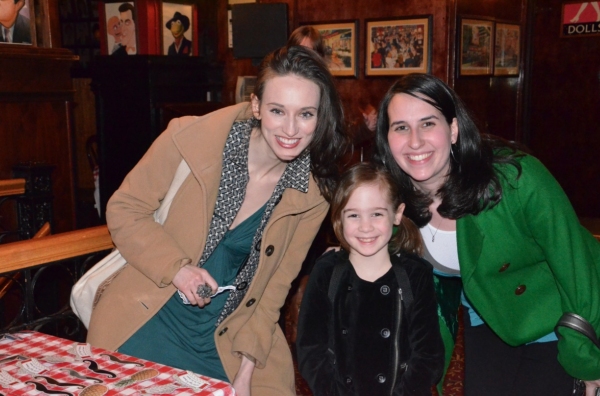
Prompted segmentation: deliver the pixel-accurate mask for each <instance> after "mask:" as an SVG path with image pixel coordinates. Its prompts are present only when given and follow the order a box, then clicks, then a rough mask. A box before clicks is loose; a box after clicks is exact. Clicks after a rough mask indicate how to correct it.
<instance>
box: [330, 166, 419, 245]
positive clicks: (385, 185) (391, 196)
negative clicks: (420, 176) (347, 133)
mask: <svg viewBox="0 0 600 396" xmlns="http://www.w3.org/2000/svg"><path fill="white" fill-rule="evenodd" d="M366 184H374V185H378V186H379V188H380V189H381V192H382V193H383V194H385V195H386V198H387V199H388V201H389V203H390V206H392V207H393V208H394V209H398V207H399V206H400V205H401V204H402V203H403V202H402V196H401V195H400V191H399V189H398V185H397V183H396V182H395V181H394V179H393V178H392V175H391V174H390V173H389V172H388V171H387V169H385V168H383V167H378V166H376V165H375V164H370V163H367V162H359V163H357V164H355V165H353V166H351V167H350V168H348V170H347V171H346V172H344V174H343V175H342V179H341V180H340V183H339V185H338V188H337V189H336V191H335V194H334V196H333V199H332V201H331V223H332V224H333V231H334V232H335V236H336V237H337V239H338V240H339V241H340V244H341V246H342V248H344V249H345V250H347V251H350V246H349V244H348V241H346V239H345V238H344V225H343V221H342V216H343V211H344V208H345V207H346V205H347V204H348V200H350V197H351V196H352V194H353V193H354V191H356V189H357V188H359V187H361V186H364V185H366ZM389 250H390V253H392V254H394V253H398V252H399V251H404V252H408V253H412V254H416V255H418V256H421V255H422V253H423V240H422V239H421V233H420V232H419V229H418V228H417V227H416V226H415V224H414V223H413V222H412V221H411V220H410V219H409V218H408V217H406V216H402V222H401V223H400V225H399V226H398V229H397V230H396V233H395V234H394V235H393V236H392V239H390V242H389Z"/></svg>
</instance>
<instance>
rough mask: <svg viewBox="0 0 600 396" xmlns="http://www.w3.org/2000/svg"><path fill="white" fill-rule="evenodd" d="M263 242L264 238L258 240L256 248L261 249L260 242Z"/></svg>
mask: <svg viewBox="0 0 600 396" xmlns="http://www.w3.org/2000/svg"><path fill="white" fill-rule="evenodd" d="M261 242H262V239H259V240H258V242H256V245H254V249H256V250H258V251H260V243H261Z"/></svg>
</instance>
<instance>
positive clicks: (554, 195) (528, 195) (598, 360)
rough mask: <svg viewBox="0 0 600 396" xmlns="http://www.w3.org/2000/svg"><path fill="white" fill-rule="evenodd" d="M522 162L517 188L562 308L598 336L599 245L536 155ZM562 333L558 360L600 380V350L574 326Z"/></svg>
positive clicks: (577, 372) (577, 374)
mask: <svg viewBox="0 0 600 396" xmlns="http://www.w3.org/2000/svg"><path fill="white" fill-rule="evenodd" d="M522 165H523V171H522V175H521V178H520V179H519V180H518V183H519V186H520V188H519V189H518V191H519V199H520V200H521V202H520V203H521V207H522V211H523V215H524V217H525V219H526V222H527V226H528V227H529V230H530V232H531V234H532V235H533V236H534V238H535V241H536V243H537V244H538V245H539V246H540V247H541V249H542V251H543V252H544V256H545V258H546V261H547V263H548V266H549V267H550V271H551V272H552V274H553V276H554V279H555V281H556V285H557V287H558V290H559V293H560V296H561V305H562V307H561V308H562V311H563V312H574V313H576V314H578V315H581V316H583V317H584V318H585V319H587V320H588V321H589V322H590V323H591V324H592V326H593V327H594V329H595V330H596V334H598V333H599V331H600V292H599V291H600V243H598V241H596V240H595V239H594V237H593V236H592V235H591V234H590V233H589V232H588V231H587V230H585V229H584V228H583V227H582V226H581V224H580V223H579V220H578V218H577V216H576V214H575V211H574V210H573V208H572V206H571V203H570V202H569V200H568V198H567V197H566V195H565V193H564V192H563V190H562V188H561V187H560V185H559V184H558V182H557V181H556V180H555V179H554V177H553V176H552V175H551V174H550V172H548V170H547V169H546V168H545V167H544V166H543V165H542V164H541V163H540V162H539V161H538V160H537V159H535V158H533V157H525V159H524V160H523V161H522ZM556 320H557V321H558V318H556ZM559 334H560V336H561V337H559V342H558V352H559V353H558V360H559V362H560V363H561V364H562V366H563V367H564V368H565V370H566V371H567V373H569V374H570V375H571V376H573V377H575V378H580V379H583V380H597V379H600V350H599V349H598V348H597V347H596V346H594V345H593V344H592V342H591V341H590V340H589V339H588V338H587V337H585V336H584V335H582V334H580V333H578V332H576V331H574V330H571V329H566V328H561V329H560V330H559Z"/></svg>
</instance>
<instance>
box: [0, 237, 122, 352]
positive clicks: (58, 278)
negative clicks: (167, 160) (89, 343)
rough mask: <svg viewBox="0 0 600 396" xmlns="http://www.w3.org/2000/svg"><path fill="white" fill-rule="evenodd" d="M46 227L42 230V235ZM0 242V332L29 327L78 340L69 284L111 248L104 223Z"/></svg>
mask: <svg viewBox="0 0 600 396" xmlns="http://www.w3.org/2000/svg"><path fill="white" fill-rule="evenodd" d="M44 233H46V235H47V232H46V231H42V234H44ZM38 236H39V237H38V238H35V239H30V240H26V241H19V242H13V243H6V244H4V245H0V333H6V332H14V331H19V330H23V329H33V330H38V331H42V332H44V333H48V334H52V335H57V336H60V337H63V338H69V339H73V340H75V341H83V340H84V339H85V328H84V327H83V325H82V324H81V322H80V321H79V320H78V319H77V318H76V317H75V316H74V315H73V313H72V311H71V309H70V306H69V296H70V291H71V288H72V287H73V284H74V283H75V282H76V281H77V280H78V279H79V278H80V277H81V275H83V274H84V273H85V272H86V271H87V270H88V269H89V268H90V267H91V266H92V265H94V264H95V263H96V262H98V260H100V259H101V258H102V257H103V256H105V255H106V254H107V253H108V252H109V251H110V250H111V249H112V248H113V247H114V245H113V243H112V240H111V238H110V234H109V233H108V229H107V228H106V226H98V227H93V228H87V229H83V230H78V231H71V232H66V233H62V234H56V235H48V236H42V235H40V233H38Z"/></svg>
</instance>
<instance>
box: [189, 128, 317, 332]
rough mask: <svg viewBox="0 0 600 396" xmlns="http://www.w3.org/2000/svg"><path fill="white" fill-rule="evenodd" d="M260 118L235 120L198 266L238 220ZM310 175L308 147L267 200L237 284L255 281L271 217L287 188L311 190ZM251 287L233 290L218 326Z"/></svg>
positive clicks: (226, 143) (293, 162) (288, 166)
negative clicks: (249, 159) (263, 240)
mask: <svg viewBox="0 0 600 396" xmlns="http://www.w3.org/2000/svg"><path fill="white" fill-rule="evenodd" d="M257 124H258V122H257V121H256V119H254V118H251V119H249V120H248V121H241V122H235V123H234V124H233V126H232V128H231V132H230V133H229V137H228V138H227V141H226V142H225V149H224V150H223V169H222V171H221V182H220V185H219V193H218V195H217V202H216V205H215V211H214V213H213V217H212V220H211V224H210V230H209V232H208V236H207V237H206V245H205V246H204V251H203V253H202V256H201V257H200V261H199V262H198V266H199V267H202V266H203V265H204V263H205V262H206V260H208V258H209V257H210V255H211V254H212V252H213V251H214V250H215V248H216V247H217V245H218V244H219V242H220V241H221V239H222V238H223V236H224V235H225V233H226V232H227V230H228V229H229V226H231V223H233V220H234V219H235V216H236V215H237V213H238V211H239V210H240V207H241V206H242V202H243V201H244V196H245V193H246V186H247V185H248V180H249V178H250V176H249V174H248V147H249V143H250V133H251V132H252V128H253V127H254V126H257ZM309 177H310V154H309V152H308V150H304V151H303V152H302V154H300V156H299V157H298V158H296V159H295V160H293V161H292V162H290V163H289V164H288V165H287V167H286V168H285V171H284V173H283V175H282V176H281V179H279V182H278V183H277V185H276V186H275V189H274V190H273V194H272V195H271V198H269V200H268V201H267V205H266V208H265V211H264V213H263V215H262V218H261V221H260V225H259V227H258V229H257V230H256V233H255V234H254V239H253V241H252V246H254V249H251V251H250V255H249V256H248V260H247V261H246V264H245V265H244V267H243V268H242V269H241V271H240V272H239V273H238V275H237V277H236V279H235V281H234V284H236V285H239V284H241V283H242V282H246V284H247V285H249V284H250V282H252V279H253V278H254V274H255V273H256V268H257V267H258V261H259V258H260V247H261V240H262V234H263V231H264V229H265V226H266V225H267V222H268V221H269V219H270V218H271V214H272V213H273V209H274V208H275V206H276V205H277V204H278V203H279V201H280V200H281V196H282V195H283V192H284V190H285V189H286V188H293V189H296V190H298V191H300V192H303V193H306V192H308V181H309ZM247 290H248V287H245V288H243V289H242V290H237V289H236V290H233V291H231V292H230V294H229V297H228V298H227V301H226V302H225V306H224V307H223V310H222V311H221V314H220V316H219V318H218V320H217V323H216V325H217V326H218V325H219V324H220V323H221V322H222V321H223V320H224V319H225V318H227V316H229V315H230V314H231V313H232V312H233V311H234V310H235V309H236V308H237V307H238V305H239V304H240V302H241V301H242V299H243V298H244V296H245V295H246V291H247Z"/></svg>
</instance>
